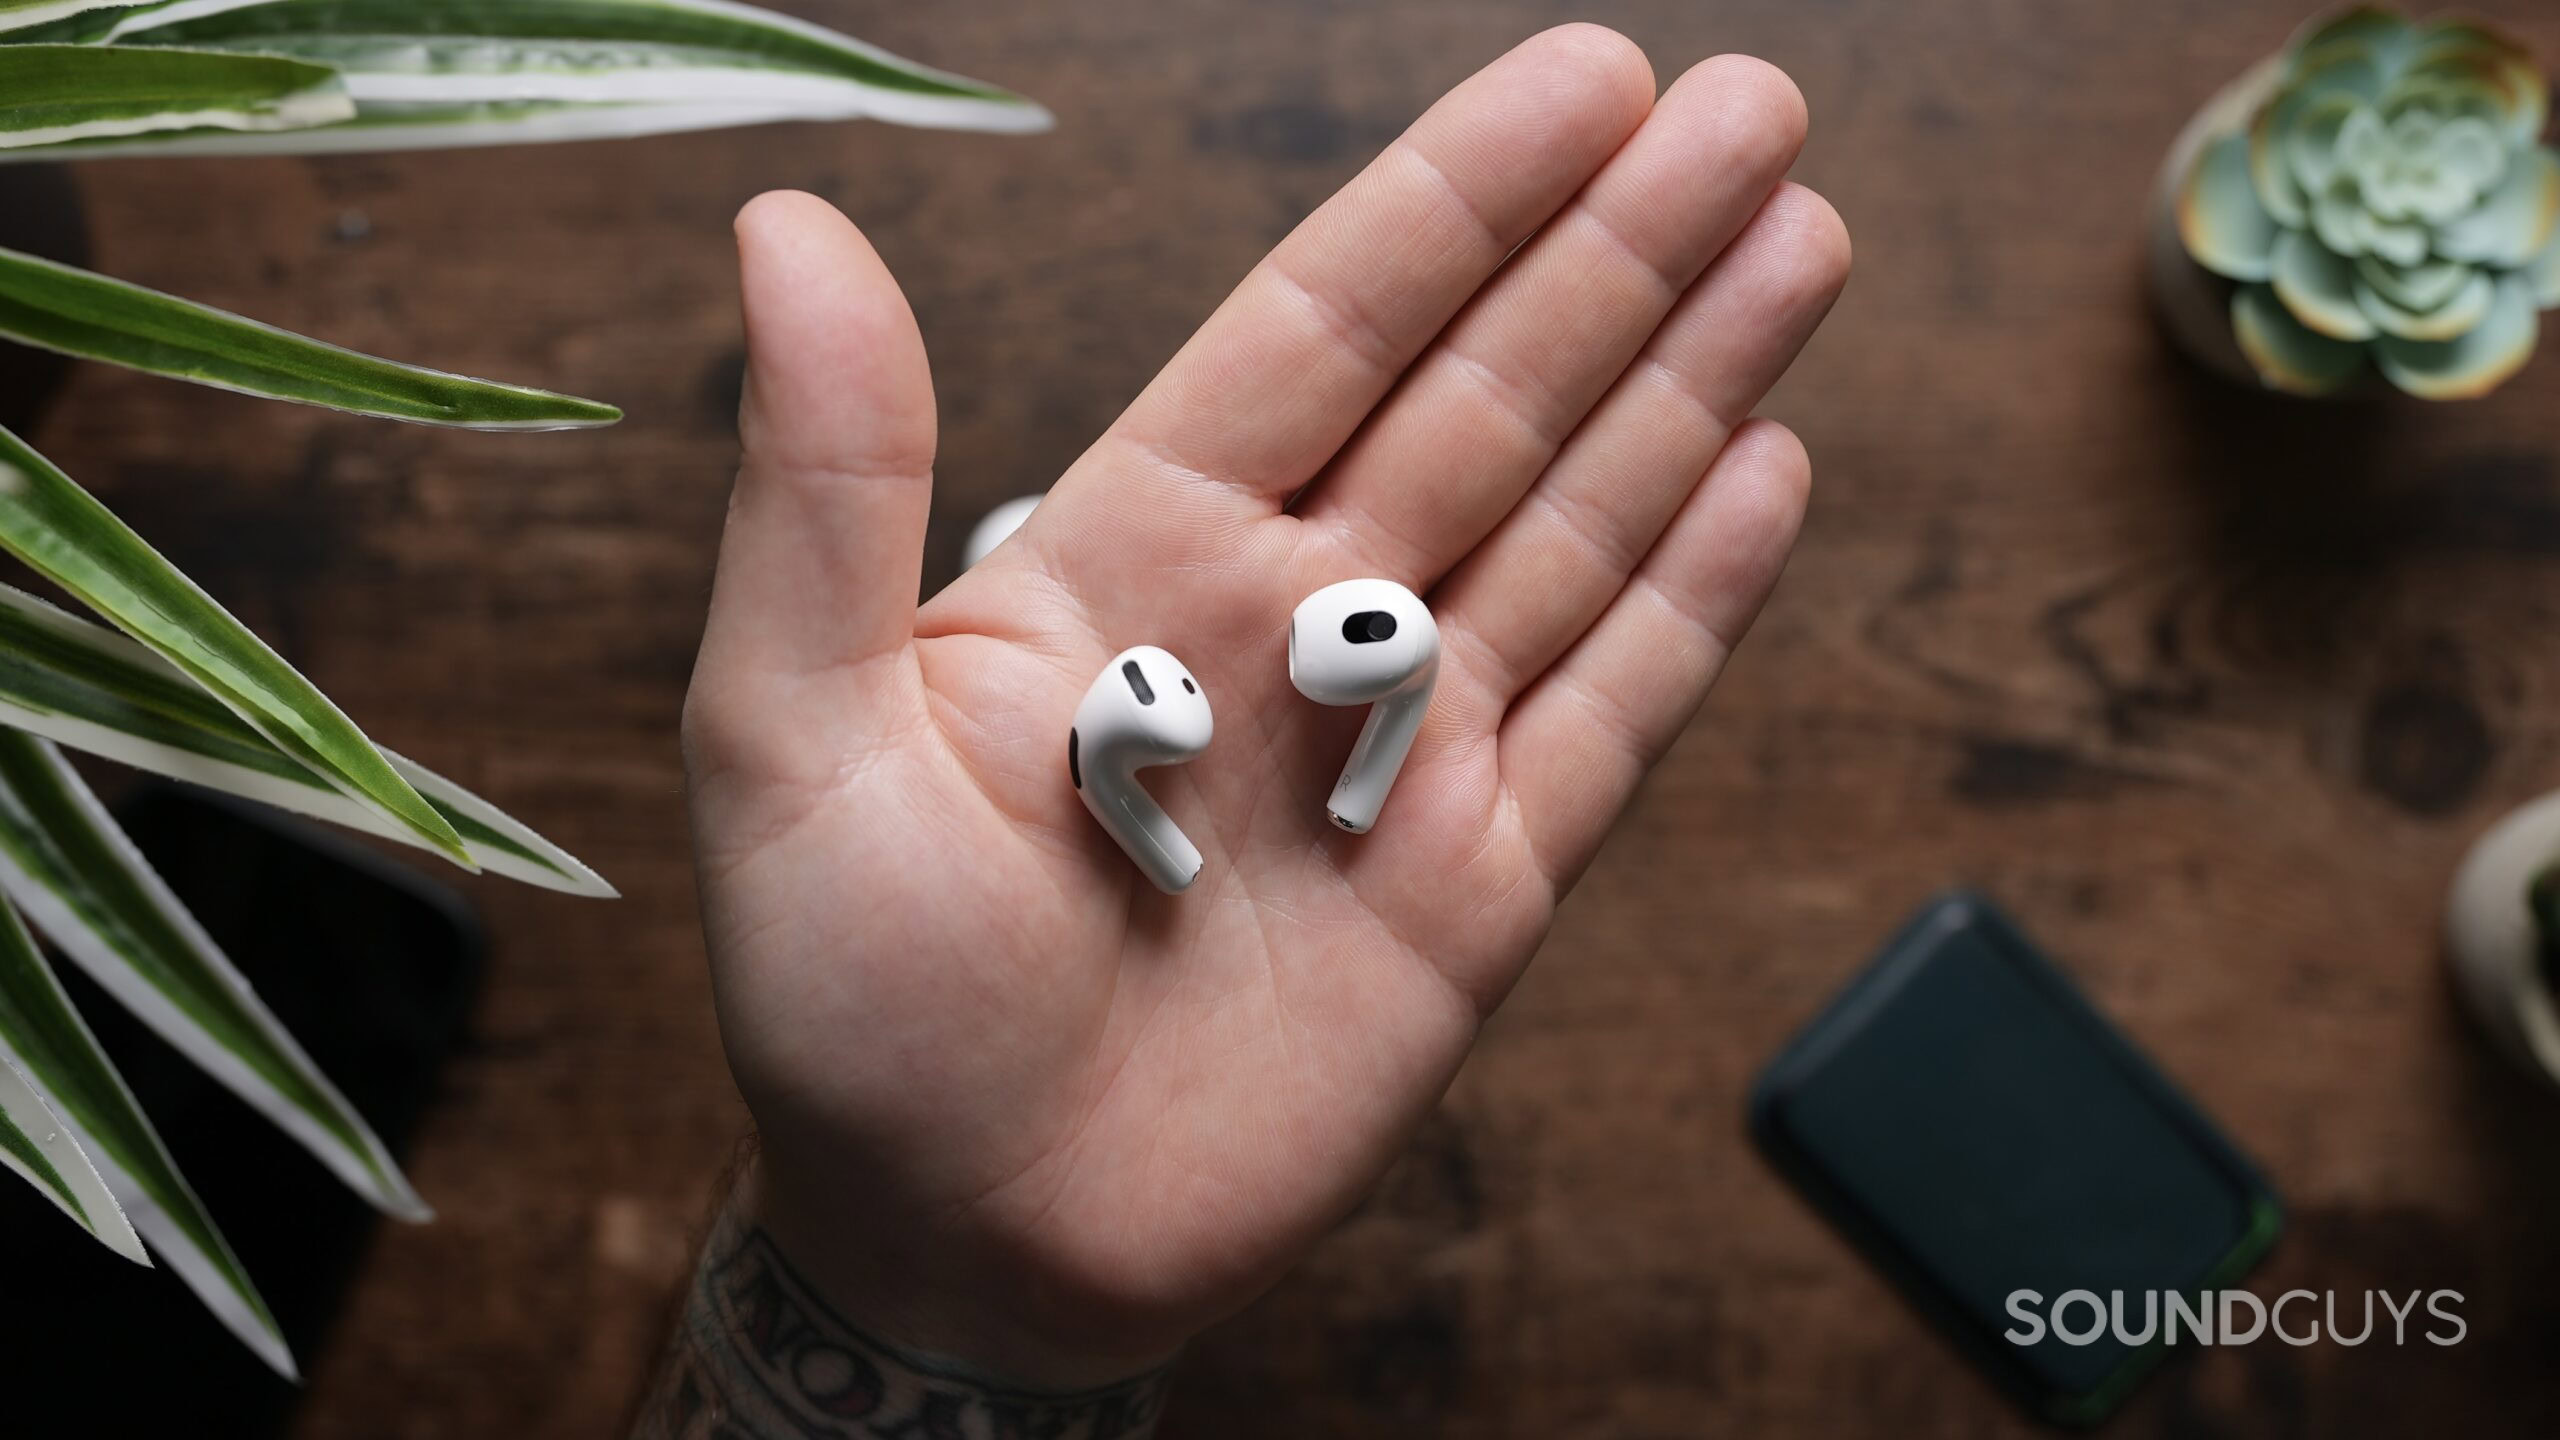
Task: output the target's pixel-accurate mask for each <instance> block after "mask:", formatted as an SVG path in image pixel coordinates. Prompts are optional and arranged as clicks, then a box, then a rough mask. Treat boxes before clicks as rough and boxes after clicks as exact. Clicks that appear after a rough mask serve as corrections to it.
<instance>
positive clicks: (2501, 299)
mask: <svg viewBox="0 0 2560 1440" xmlns="http://www.w3.org/2000/svg"><path fill="white" fill-rule="evenodd" d="M2541 335H2542V317H2541V315H2540V314H2538V313H2537V312H2536V310H2535V306H2534V299H2533V289H2532V286H2531V284H2530V283H2529V282H2528V281H2527V280H2526V279H2525V277H2524V276H2523V275H2522V274H2520V273H2519V274H2508V275H2504V276H2501V277H2500V278H2499V279H2498V281H2497V297H2496V299H2495V300H2494V301H2492V302H2491V304H2490V306H2489V313H2488V314H2487V316H2486V317H2484V318H2483V319H2482V320H2481V321H2480V323H2479V324H2478V325H2477V326H2474V327H2473V328H2472V329H2470V330H2468V331H2465V332H2464V333H2463V334H2461V335H2459V336H2457V337H2455V338H2453V339H2451V340H2403V339H2400V338H2398V337H2396V336H2392V335H2384V336H2382V337H2381V338H2379V339H2377V340H2375V341H2374V342H2373V359H2374V363H2375V364H2376V365H2377V366H2379V367H2381V370H2382V373H2383V374H2384V375H2385V376H2387V377H2388V378H2389V379H2390V381H2391V383H2392V384H2394V385H2397V386H2399V387H2400V388H2401V389H2403V390H2406V391H2408V392H2409V393H2410V394H2412V395H2415V396H2418V397H2419V398H2420V399H2424V400H2475V399H2478V398H2479V397H2481V396H2483V395H2486V394H2488V393H2489V392H2490V391H2492V390H2495V389H2497V388H2498V387H2499V386H2500V385H2503V384H2505V383H2506V382H2507V379H2508V377H2509V376H2512V375H2514V374H2515V373H2516V372H2517V371H2518V370H2521V369H2523V368H2524V362H2525V361H2527V360H2530V359H2532V358H2533V347H2534V344H2535V342H2536V341H2538V340H2539V339H2540V338H2541Z"/></svg>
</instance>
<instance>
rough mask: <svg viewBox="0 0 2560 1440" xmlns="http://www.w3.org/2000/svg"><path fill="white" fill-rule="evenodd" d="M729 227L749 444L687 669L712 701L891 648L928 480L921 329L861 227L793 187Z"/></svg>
mask: <svg viewBox="0 0 2560 1440" xmlns="http://www.w3.org/2000/svg"><path fill="white" fill-rule="evenodd" d="M737 232H738V270H739V289H740V291H741V292H742V297H743V301H744V306H745V311H746V330H747V384H746V393H745V398H744V400H743V402H742V403H741V405H740V407H739V415H738V431H739V438H740V440H741V441H742V442H743V444H744V447H745V454H744V458H743V459H742V460H741V461H740V463H739V467H738V480H737V487H736V489H735V490H734V491H733V492H732V493H731V496H730V500H729V518H728V526H727V529H726V530H725V531H724V532H723V534H722V536H721V541H720V569H719V574H718V576H717V578H716V579H715V580H714V582H713V584H712V595H711V613H710V617H709V620H708V621H707V623H706V625H705V628H704V631H703V637H702V655H701V659H700V661H699V662H698V664H697V665H696V668H695V679H694V685H695V689H696V691H697V692H707V693H699V694H697V695H696V696H695V697H694V698H695V699H696V701H698V702H703V703H707V704H713V705H717V704H719V703H721V702H722V700H723V698H724V697H727V696H729V695H731V694H732V692H735V698H736V699H737V700H738V701H739V703H741V704H746V705H754V704H756V703H757V701H758V700H759V699H762V698H769V697H765V696H759V695H757V694H756V692H757V691H759V690H762V689H765V688H766V687H768V686H771V685H774V684H783V685H788V684H789V683H790V682H791V681H793V680H795V679H797V678H799V677H802V676H807V675H810V674H813V673H816V672H819V671H822V670H828V671H838V672H841V671H843V670H845V669H848V668H852V667H857V666H859V665H861V664H863V663H865V662H868V661H871V660H875V659H880V658H884V657H889V656H894V655H896V654H898V653H900V652H902V651H903V650H904V648H905V646H906V644H907V642H908V640H909V639H910V638H911V636H912V634H913V631H914V623H915V610H916V603H917V587H918V584H919V583H920V572H921V569H922V565H923V551H924V531H925V516H926V511H927V509H928V507H929V505H930V502H931V499H932V489H933V452H934V436H935V431H934V408H933V377H932V374H931V372H930V370H929V369H928V368H927V366H926V363H925V354H924V339H923V337H922V336H921V335H919V334H918V333H917V331H916V322H915V316H914V314H913V313H912V312H910V311H909V310H908V308H907V301H906V297H905V296H904V295H902V294H900V293H899V291H898V282H897V281H895V280H893V279H891V278H890V276H889V270H888V267H887V266H885V265H883V264H882V263H881V261H880V257H879V255H878V254H876V253H874V252H873V250H872V248H871V245H870V243H869V242H868V241H866V240H864V239H863V238H862V232H861V231H859V230H856V229H855V228H854V227H853V222H851V221H849V220H847V219H845V218H844V216H842V215H841V214H838V213H837V212H836V209H835V207H833V206H831V205H829V204H827V203H826V202H825V201H823V200H820V199H818V198H817V197H816V196H814V195H803V194H798V193H794V192H790V191H775V192H772V193H770V194H766V195H761V196H758V197H757V198H756V199H755V200H753V201H751V202H750V203H749V204H748V205H747V207H746V208H745V209H744V210H742V211H740V212H739V213H738V221H737Z"/></svg>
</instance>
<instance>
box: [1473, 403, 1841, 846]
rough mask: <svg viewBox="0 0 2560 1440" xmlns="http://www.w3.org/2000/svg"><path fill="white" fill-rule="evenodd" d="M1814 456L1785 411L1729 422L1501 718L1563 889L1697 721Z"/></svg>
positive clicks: (1507, 762)
mask: <svg viewBox="0 0 2560 1440" xmlns="http://www.w3.org/2000/svg"><path fill="white" fill-rule="evenodd" d="M1812 475H1813V471H1812V466H1811V464H1810V462H1809V461H1807V460H1806V458H1805V453H1804V446H1803V444H1802V443H1801V442H1799V441H1798V440H1797V439H1796V437H1795V436H1794V435H1793V434H1792V433H1790V432H1789V431H1788V430H1787V428H1786V427H1785V426H1783V425H1779V424H1777V423H1775V422H1773V421H1768V420H1752V421H1749V422H1747V423H1746V424H1744V425H1743V426H1742V427H1741V428H1740V429H1739V430H1737V431H1735V432H1734V435H1733V438H1732V440H1731V441H1730V442H1728V443H1727V444H1726V446H1725V448H1724V450H1723V452H1722V453H1721V454H1719V455H1718V456H1717V457H1716V460H1715V463H1714V464H1713V465H1711V466H1709V467H1708V469H1707V475H1706V478H1705V479H1704V480H1703V481H1701V482H1699V485H1698V488H1697V489H1696V491H1694V492H1693V493H1692V494H1691V495H1690V496H1689V498H1688V500H1687V501H1686V502H1684V503H1683V505H1682V506H1681V509H1680V512H1679V514H1678V515H1677V516H1675V517H1674V518H1673V520H1672V522H1671V526H1670V528H1669V529H1668V530H1667V531H1665V532H1664V533H1663V536H1662V538H1661V539H1660V540H1658V541H1656V542H1655V544H1654V547H1653V550H1652V552H1651V553H1649V554H1648V555H1646V557H1645V559H1644V563H1643V564H1642V565H1640V566H1638V567H1637V569H1636V572H1635V574H1634V575H1633V576H1631V577H1629V579H1628V581H1627V584H1626V588H1625V589H1623V590H1621V591H1619V592H1618V597H1617V598H1616V599H1615V600H1612V601H1611V602H1610V603H1609V607H1608V608H1607V609H1606V610H1604V611H1602V612H1601V615H1600V618H1599V620H1597V621H1596V622H1594V623H1593V625H1592V627H1591V628H1590V629H1589V630H1588V631H1585V632H1584V633H1583V636H1582V638H1581V639H1580V640H1578V641H1576V642H1575V643H1574V645H1573V648H1572V649H1570V650H1568V651H1566V652H1565V654H1564V657H1563V658H1562V659H1560V660H1558V661H1557V662H1556V663H1555V665H1554V666H1553V667H1552V668H1550V669H1549V670H1548V671H1547V672H1546V674H1544V675H1542V676H1540V677H1539V678H1538V680H1537V682H1536V683H1535V684H1533V685H1531V686H1530V687H1529V689H1528V690H1527V692H1525V693H1524V694H1522V695H1521V697H1520V698H1519V699H1518V700H1517V701H1516V702H1514V703H1513V705H1512V707H1511V712H1510V714H1509V716H1508V717H1506V718H1505V719H1504V721H1503V724H1502V737H1501V757H1502V778H1503V783H1504V785H1505V786H1506V787H1507V788H1508V789H1509V790H1510V792H1511V796H1512V799H1513V801H1514V803H1515V804H1516V805H1517V807H1518V813H1519V815H1520V817H1521V823H1522V824H1523V825H1524V826H1525V827H1526V828H1527V831H1528V837H1529V844H1530V848H1531V851H1532V852H1533V853H1534V854H1535V855H1536V856H1537V859H1538V864H1539V868H1540V869H1542V870H1543V871H1545V873H1546V877H1547V879H1548V881H1549V882H1550V883H1551V884H1552V885H1553V886H1554V887H1555V889H1556V891H1557V893H1559V894H1561V893H1562V892H1563V891H1564V890H1565V889H1566V888H1568V887H1570V886H1571V885H1572V884H1573V882H1574V881H1575V880H1576V879H1579V878H1580V877H1581V874H1582V871H1583V868H1584V867H1585V866H1587V865H1589V864H1590V863H1591V857H1592V856H1593V855H1594V854H1596V853H1598V851H1599V849H1600V842H1601V841H1602V840H1604V839H1606V838H1607V836H1608V834H1609V827H1610V826H1611V825H1613V824H1615V823H1616V822H1617V818H1618V812H1620V811H1621V810H1624V809H1625V808H1626V805H1627V802H1628V801H1629V800H1630V799H1632V798H1634V795H1635V790H1636V786H1637V784H1638V783H1639V782H1641V781H1642V780H1643V779H1644V776H1645V772H1646V771H1648V770H1651V769H1652V768H1653V765H1654V762H1655V761H1657V760H1660V759H1661V758H1662V756H1663V752H1665V751H1667V750H1669V749H1670V748H1671V744H1672V742H1673V741H1675V740H1677V739H1679V738H1680V733H1681V731H1683V730H1685V729H1687V728H1688V724H1689V721H1690V719H1691V717H1693V716H1695V715H1696V714H1697V713H1698V706H1699V705H1700V704H1701V703H1702V702H1703V701H1705V699H1706V698H1707V690H1708V688H1709V687H1711V686H1712V685H1714V684H1715V680H1716V676H1717V675H1718V674H1719V673H1720V672H1722V671H1723V669H1724V662H1725V658H1726V657H1727V656H1728V655H1730V654H1732V652H1733V647H1734V645H1735V644H1736V643H1737V642H1738V641H1740V640H1741V638H1742V632H1743V631H1745V630H1747V629H1749V628H1750V625H1751V621H1752V618H1753V617H1754V616H1756V615H1758V614H1759V613H1760V605H1761V602H1763V601H1765V600H1766V599H1768V598H1769V591H1770V589H1771V588H1772V587H1773V586H1775V585H1776V584H1777V582H1778V572H1779V571H1780V570H1782V569H1784V568H1785V566H1786V562H1787V552H1788V551H1789V550H1790V549H1791V548H1793V547H1794V545H1795V539H1796V531H1797V528H1798V527H1799V526H1800V525H1801V524H1802V522H1803V519H1804V507H1805V496H1806V494H1807V492H1808V490H1809V489H1810V487H1811V484H1812Z"/></svg>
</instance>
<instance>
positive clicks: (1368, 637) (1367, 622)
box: [1342, 610, 1396, 645]
mask: <svg viewBox="0 0 2560 1440" xmlns="http://www.w3.org/2000/svg"><path fill="white" fill-rule="evenodd" d="M1342 638H1343V639H1345V640H1348V641H1350V642H1351V643H1352V644H1354V645H1375V644H1376V643H1378V642H1379V641H1381V640H1393V639H1394V638H1396V617H1394V616H1393V615H1390V614H1388V613H1387V612H1386V611H1384V610H1363V611H1360V612H1359V613H1358V614H1355V615H1347V616H1345V617H1343V621H1342Z"/></svg>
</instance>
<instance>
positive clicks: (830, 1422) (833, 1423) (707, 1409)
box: [633, 1211, 1171, 1440]
mask: <svg viewBox="0 0 2560 1440" xmlns="http://www.w3.org/2000/svg"><path fill="white" fill-rule="evenodd" d="M1170 1375H1171V1369H1170V1367H1168V1368H1166V1369H1163V1370H1157V1371H1154V1372H1153V1373H1150V1374H1146V1375H1141V1376H1139V1377H1137V1378H1136V1379H1133V1380H1125V1381H1122V1382H1121V1383H1119V1384H1117V1385H1108V1386H1104V1387H1102V1388H1100V1389H1095V1390H1086V1391H1080V1392H1078V1393H1075V1394H1071V1395H1050V1394H1040V1393H1036V1392H1031V1391H1024V1390H1018V1389H1012V1388H1008V1387H1005V1386H1003V1385H1001V1384H997V1383H993V1382H989V1381H986V1380H983V1379H980V1378H977V1377H973V1376H970V1375H969V1374H967V1373H966V1372H964V1371H962V1370H961V1369H959V1368H957V1367H955V1366H953V1365H951V1364H949V1363H948V1362H944V1361H939V1360H936V1359H934V1358H932V1357H930V1356H924V1355H919V1354H915V1353H913V1352H911V1351H908V1350H906V1349H904V1348H902V1347H900V1346H897V1345H893V1344H891V1343H889V1342H888V1341H885V1340H882V1339H880V1338H879V1337H877V1336H874V1335H868V1334H865V1333H864V1332H863V1331H862V1330H860V1329H858V1328H856V1327H855V1326H854V1325H852V1324H851V1323H849V1322H847V1321H846V1320H845V1319H844V1317H842V1316H840V1315H838V1314H836V1313H835V1311H834V1310H833V1309H832V1308H831V1307H830V1306H829V1305H828V1304H827V1302H826V1301H825V1300H824V1299H822V1298H820V1297H819V1295H818V1293H817V1292H816V1291H815V1290H814V1289H812V1288H811V1287H810V1285H809V1283H808V1281H807V1280H805V1279H803V1278H802V1277H801V1275H800V1273H799V1271H798V1270H796V1269H795V1268H793V1266H792V1264H791V1261H790V1260H789V1259H788V1258H787V1257H786V1256H784V1255H783V1253H782V1252H781V1251H780V1250H779V1249H777V1248H776V1247H775V1246H774V1243H773V1240H772V1237H770V1236H768V1235H767V1234H765V1232H764V1230H763V1228H762V1227H760V1226H756V1225H751V1224H747V1223H745V1222H743V1221H741V1220H740V1219H739V1218H738V1217H737V1216H735V1215H734V1214H731V1213H729V1212H727V1211H723V1213H722V1214H721V1217H720V1219H719V1221H718V1223H717V1224H716V1225H715V1226H714V1227H713V1229H712V1232H711V1240H710V1243H709V1244H708V1245H706V1246H705V1247H704V1249H703V1253H702V1262H701V1264H700V1266H699V1267H697V1269H696V1270H695V1273H694V1279H693V1284H692V1288H691V1289H690V1291H689V1292H688V1294H687V1295H686V1298H685V1305H684V1313H683V1318H682V1319H681V1320H680V1321H679V1322H678V1323H677V1326H676V1334H675V1337H674V1339H673V1340H672V1342H670V1344H669V1346H668V1350H667V1355H666V1358H665V1359H664V1361H662V1362H661V1365H660V1368H659V1374H658V1376H657V1379H656V1382H655V1383H654V1384H653V1385H652V1386H651V1387H650V1391H649V1394H648V1396H647V1398H646V1399H644V1400H643V1401H642V1404H641V1412H640V1420H639V1424H638V1426H637V1427H636V1428H635V1430H634V1432H633V1434H634V1440H785V1437H787V1440H1144V1437H1146V1436H1148V1435H1151V1434H1153V1433H1154V1431H1155V1425H1156V1417H1157V1414H1158V1412H1160V1411H1161V1410H1162V1409H1163V1408H1164V1395H1165V1388H1166V1384H1167V1381H1168V1379H1169V1378H1170Z"/></svg>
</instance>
